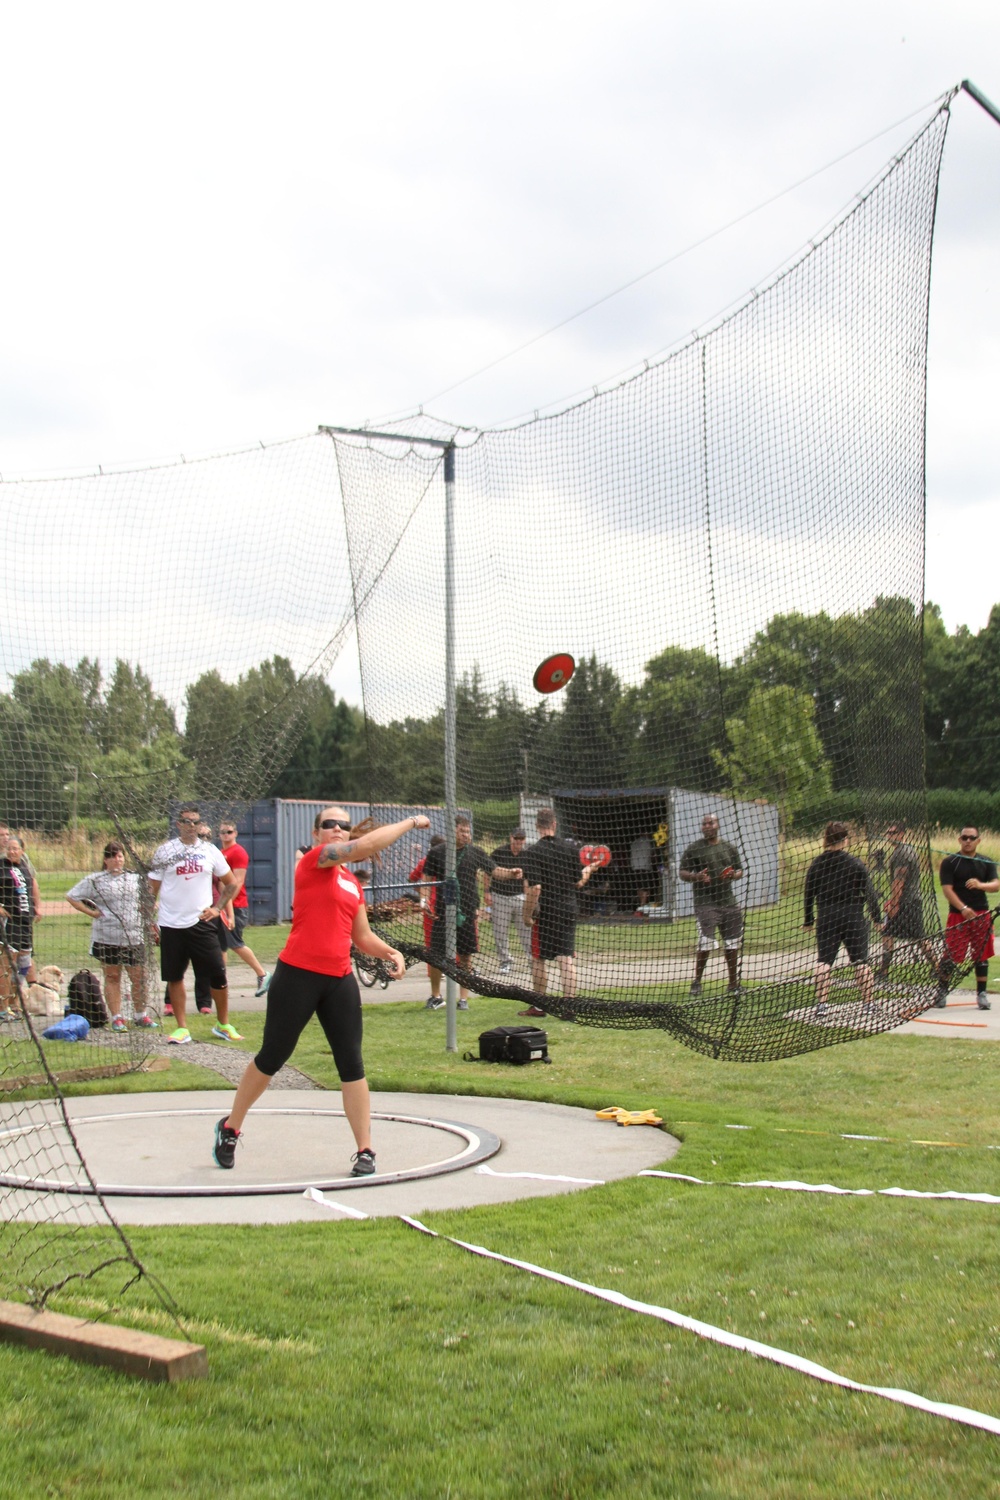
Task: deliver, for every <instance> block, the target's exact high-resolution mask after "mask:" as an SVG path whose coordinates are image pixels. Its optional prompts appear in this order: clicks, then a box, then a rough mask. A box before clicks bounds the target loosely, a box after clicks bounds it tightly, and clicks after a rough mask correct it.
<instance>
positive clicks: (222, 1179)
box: [0, 1104, 501, 1198]
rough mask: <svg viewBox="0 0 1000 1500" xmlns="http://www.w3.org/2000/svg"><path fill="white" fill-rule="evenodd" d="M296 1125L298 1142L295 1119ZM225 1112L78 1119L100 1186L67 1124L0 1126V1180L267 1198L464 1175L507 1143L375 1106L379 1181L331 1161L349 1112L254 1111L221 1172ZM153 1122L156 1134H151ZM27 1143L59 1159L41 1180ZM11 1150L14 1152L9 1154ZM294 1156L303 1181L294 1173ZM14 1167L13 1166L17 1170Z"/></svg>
mask: <svg viewBox="0 0 1000 1500" xmlns="http://www.w3.org/2000/svg"><path fill="white" fill-rule="evenodd" d="M290 1117H291V1118H293V1119H294V1121H295V1124H296V1128H295V1130H294V1131H293V1132H292V1134H291V1137H290V1135H289V1131H288V1130H287V1129H282V1128H281V1127H282V1126H283V1125H287V1123H288V1120H289V1118H290ZM218 1118H219V1110H218V1106H212V1107H209V1108H204V1107H196V1108H191V1107H190V1106H188V1107H184V1106H183V1105H180V1104H178V1105H177V1106H175V1107H173V1108H170V1107H168V1108H160V1109H153V1110H150V1109H144V1110H127V1111H126V1110H116V1111H115V1112H113V1113H107V1114H89V1113H88V1114H77V1115H75V1117H74V1119H73V1122H72V1124H73V1132H74V1134H75V1136H76V1138H77V1140H78V1142H79V1145H80V1150H81V1152H82V1154H83V1158H84V1160H85V1161H86V1163H87V1166H88V1168H89V1171H90V1174H91V1177H92V1178H93V1185H92V1184H91V1183H90V1182H89V1181H88V1180H87V1178H86V1177H85V1176H84V1175H83V1174H82V1173H78V1174H72V1173H68V1172H67V1171H66V1170H65V1169H66V1166H67V1161H66V1158H67V1152H66V1131H65V1126H64V1125H63V1123H62V1120H61V1118H59V1117H54V1118H53V1119H52V1120H51V1121H50V1120H34V1121H32V1122H30V1123H24V1124H19V1125H12V1126H8V1127H6V1128H0V1184H2V1185H3V1186H5V1187H8V1188H15V1189H22V1190H25V1191H32V1192H49V1193H72V1194H76V1195H80V1196H88V1195H89V1196H92V1195H93V1194H94V1193H95V1191H96V1192H98V1193H100V1194H101V1195H102V1196H104V1197H110V1198H137V1197H138V1198H226V1197H232V1198H245V1197H251V1196H257V1195H262V1194H278V1193H302V1192H304V1191H305V1190H306V1189H307V1188H318V1189H320V1190H325V1189H329V1188H336V1189H337V1191H338V1192H342V1191H343V1190H344V1189H345V1188H364V1187H379V1186H384V1185H385V1184H387V1183H398V1182H411V1181H417V1180H419V1179H421V1178H427V1177H440V1176H442V1175H443V1174H444V1173H448V1172H460V1171H463V1170H464V1169H465V1168H467V1167H472V1166H475V1165H476V1164H477V1163H479V1162H484V1161H487V1160H488V1159H489V1158H490V1157H491V1156H495V1155H496V1154H497V1152H498V1151H499V1150H500V1147H501V1141H500V1137H499V1136H497V1135H495V1134H494V1133H493V1132H492V1131H491V1130H486V1129H484V1128H483V1127H481V1126H472V1125H463V1124H461V1123H459V1122H458V1121H455V1120H440V1119H436V1118H432V1117H428V1116H421V1115H412V1114H396V1113H392V1112H388V1111H381V1110H373V1111H372V1120H373V1122H374V1121H378V1122H379V1125H380V1127H381V1128H380V1130H379V1141H378V1156H379V1160H380V1162H382V1161H385V1162H386V1163H391V1164H393V1169H392V1170H389V1171H386V1170H384V1169H383V1167H382V1166H380V1167H379V1170H378V1172H377V1173H376V1175H375V1176H372V1177H351V1176H350V1175H349V1168H345V1171H344V1173H342V1174H338V1173H332V1172H331V1170H330V1162H331V1161H332V1160H337V1159H339V1160H341V1161H344V1162H345V1163H346V1162H349V1160H350V1157H351V1155H352V1154H353V1151H354V1139H353V1137H352V1135H351V1131H350V1127H349V1126H348V1124H347V1119H346V1116H345V1114H344V1111H343V1110H342V1109H335V1108H332V1107H328V1106H323V1105H294V1106H288V1105H278V1104H273V1105H271V1104H262V1105H257V1106H255V1108H254V1109H253V1110H252V1111H251V1113H250V1115H249V1116H248V1117H247V1120H246V1123H245V1125H244V1130H243V1138H244V1139H245V1140H246V1142H247V1144H246V1146H243V1145H241V1148H240V1149H238V1151H237V1157H236V1166H235V1168H234V1169H233V1170H232V1171H231V1172H226V1173H224V1174H223V1173H221V1172H220V1170H219V1168H218V1166H217V1165H216V1164H215V1162H214V1161H213V1159H212V1155H211V1141H212V1135H213V1131H214V1127H215V1123H216V1121H217V1120H218ZM153 1121H155V1122H156V1125H155V1127H154V1131H153V1132H151V1131H150V1130H149V1129H147V1128H145V1127H146V1125H147V1123H149V1122H153ZM28 1138H33V1139H32V1140H31V1155H32V1158H34V1160H35V1161H36V1162H37V1161H38V1160H39V1159H41V1160H42V1161H45V1160H48V1161H50V1162H52V1163H58V1168H57V1171H56V1173H55V1175H47V1174H44V1175H36V1172H35V1171H32V1170H31V1169H29V1167H28V1165H27V1163H26V1162H25V1160H24V1158H23V1156H21V1157H19V1159H18V1160H17V1163H16V1165H15V1162H14V1160H12V1156H17V1151H16V1148H17V1147H18V1146H20V1148H21V1150H22V1151H23V1149H24V1147H25V1145H26V1143H27V1139H28ZM11 1147H14V1148H15V1151H14V1152H13V1153H12V1152H11V1150H10V1148H11ZM290 1160H294V1163H295V1168H296V1176H295V1177H294V1178H291V1177H289V1176H288V1165H289V1161H290ZM12 1168H13V1170H12Z"/></svg>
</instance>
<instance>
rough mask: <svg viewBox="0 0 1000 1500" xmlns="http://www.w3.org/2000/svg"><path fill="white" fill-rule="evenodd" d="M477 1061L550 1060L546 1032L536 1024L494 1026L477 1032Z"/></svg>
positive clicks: (519, 1061)
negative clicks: (489, 1029) (488, 1029)
mask: <svg viewBox="0 0 1000 1500" xmlns="http://www.w3.org/2000/svg"><path fill="white" fill-rule="evenodd" d="M479 1061H480V1062H506V1063H517V1064H521V1063H530V1062H544V1063H547V1062H551V1061H552V1059H551V1057H550V1056H549V1036H548V1032H546V1031H541V1030H540V1029H539V1027H537V1026H494V1027H493V1029H492V1030H491V1031H482V1032H480V1034H479Z"/></svg>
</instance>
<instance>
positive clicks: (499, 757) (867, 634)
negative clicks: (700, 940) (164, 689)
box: [0, 598, 1000, 827]
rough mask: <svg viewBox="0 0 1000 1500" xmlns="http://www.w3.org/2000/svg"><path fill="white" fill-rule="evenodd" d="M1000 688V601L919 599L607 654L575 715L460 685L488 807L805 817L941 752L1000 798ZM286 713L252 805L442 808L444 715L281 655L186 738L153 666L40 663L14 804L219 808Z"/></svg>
mask: <svg viewBox="0 0 1000 1500" xmlns="http://www.w3.org/2000/svg"><path fill="white" fill-rule="evenodd" d="M998 690H1000V606H998V607H997V609H994V610H993V612H992V613H991V615H990V619H989V623H988V624H987V625H986V626H985V627H984V629H983V630H981V631H979V632H978V633H976V634H973V633H972V632H970V631H969V630H967V629H966V628H964V627H962V628H960V629H959V630H958V631H956V632H955V633H954V634H952V635H949V634H948V632H947V631H946V630H945V627H944V624H943V622H942V620H941V615H940V611H939V610H938V609H937V608H936V606H934V605H928V606H927V608H926V610H925V612H924V616H923V619H922V620H921V619H920V617H919V616H918V615H917V614H916V612H915V611H914V609H913V606H912V604H911V603H910V602H909V601H908V600H905V599H898V598H884V599H878V600H876V602H875V603H874V604H873V605H872V606H871V608H870V609H867V610H865V611H863V612H862V613H861V614H857V615H850V614H845V615H841V616H830V615H826V614H823V613H819V614H813V615H806V614H788V615H780V616H776V617H775V618H774V619H773V620H771V621H770V623H769V624H768V626H767V628H766V629H765V630H763V631H759V632H758V633H757V634H756V635H755V636H754V638H753V640H752V641H751V642H750V644H749V646H748V648H747V650H746V651H745V652H744V653H743V654H742V655H741V656H740V657H739V658H738V659H737V660H736V661H734V662H732V663H729V664H720V663H719V662H718V661H717V659H716V658H715V657H714V656H712V655H710V654H709V653H708V652H705V651H703V650H699V649H683V648H680V647H675V646H668V647H666V648H664V649H663V650H662V651H660V652H659V653H658V654H657V655H656V656H653V657H652V658H651V659H650V660H649V662H648V663H647V664H646V668H645V671H644V674H643V678H642V681H641V682H639V683H638V684H626V683H624V682H622V680H621V679H620V678H619V677H618V675H617V674H616V673H615V671H614V670H613V669H612V668H611V667H610V666H609V665H608V664H607V663H605V662H602V661H600V660H598V659H597V657H596V656H592V657H590V658H588V659H586V660H583V661H581V662H580V663H579V664H578V667H577V671H576V674H575V676H574V677H573V679H572V681H571V682H570V683H569V685H568V686H567V688H566V689H565V690H564V691H563V692H562V693H560V694H559V695H558V699H557V700H556V701H555V702H553V701H552V700H545V701H542V702H538V703H533V704H531V705H527V704H525V703H523V702H522V701H521V699H520V697H519V695H518V693H517V692H515V691H514V689H513V688H511V687H509V686H505V685H503V684H501V685H500V686H499V688H496V689H493V690H489V689H487V687H486V686H485V684H484V682H483V679H482V677H481V675H480V673H479V671H478V670H476V671H473V672H471V673H470V674H468V675H467V676H466V677H465V678H464V679H463V680H462V682H461V683H460V684H459V689H458V757H457V758H458V774H459V792H460V797H461V798H462V800H463V801H467V802H473V803H482V802H484V801H487V800H488V799H513V798H516V796H517V795H518V793H519V792H520V791H522V790H529V791H549V790H552V789H556V788H558V787H561V786H562V787H577V788H581V787H614V786H636V787H638V786H654V785H676V786H684V787H690V788H692V789H695V790H704V791H722V790H725V789H727V788H733V789H735V790H736V791H737V792H739V793H740V794H741V795H747V796H762V797H766V798H768V800H773V801H777V802H778V803H779V805H780V806H781V807H782V809H783V812H784V813H785V815H786V816H787V817H789V818H794V817H795V816H796V815H797V813H798V812H799V811H800V809H802V808H803V807H806V806H817V805H819V804H820V803H822V802H823V801H824V799H828V798H829V796H830V795H835V794H839V793H841V792H844V791H850V790H852V789H858V788H865V789H874V790H878V789H911V790H912V789H915V788H918V787H919V786H920V785H921V784H922V776H923V762H924V751H925V746H926V764H927V773H928V782H929V784H930V785H931V786H932V787H942V786H949V785H950V786H964V787H979V788H982V789H984V790H986V791H994V790H1000V771H995V770H994V769H993V757H992V756H991V753H990V751H991V747H992V745H993V743H994V742H1000V691H998ZM921 692H922V693H923V715H924V729H925V736H924V739H925V744H922V743H921V737H920V734H919V732H914V730H915V724H916V717H915V714H916V708H917V705H918V703H919V701H920V694H921ZM286 705H291V708H290V709H289V710H288V712H287V713H286V711H285V709H286ZM275 708H277V709H278V710H279V715H278V717H279V719H281V720H285V719H289V714H291V715H292V717H291V718H290V719H289V722H292V723H293V724H294V730H293V732H292V734H291V735H290V736H289V738H288V742H287V744H282V746H281V747H280V749H281V755H280V764H279V763H278V762H277V761H276V762H275V763H273V764H272V763H270V762H269V761H268V760H267V757H266V756H262V755H258V756H257V757H256V759H254V758H248V759H247V784H246V787H245V792H246V795H247V796H268V795H271V796H286V797H321V796H328V795H331V793H335V794H337V795H339V796H342V797H345V798H365V797H367V796H368V795H369V794H370V793H371V794H374V795H376V796H378V797H383V798H386V799H388V798H392V799H399V800H403V801H408V802H418V803H422V802H439V801H441V800H442V797H443V784H442V763H443V750H444V729H443V715H442V714H441V713H438V714H436V715H433V716H431V717H430V718H427V719H415V718H410V719H404V720H399V721H395V722H392V723H388V724H377V723H370V724H369V725H368V728H367V732H366V729H365V725H364V721H363V718H362V715H361V713H360V712H359V710H358V709H356V708H353V707H351V706H350V705H348V704H347V703H345V702H343V701H341V700H338V699H337V698H336V697H335V695H334V694H333V692H332V691H331V690H330V688H329V686H328V685H327V684H326V683H324V682H322V681H321V680H319V679H308V678H307V679H305V680H304V681H300V680H298V679H297V678H296V676H295V673H294V671H293V669H292V667H291V664H290V663H289V662H288V661H287V660H286V659H284V658H282V657H280V656H275V657H273V658H272V659H271V660H270V661H267V662H263V663H261V664H260V665H259V666H256V667H254V668H252V669H251V670H249V671H248V672H247V673H245V674H244V675H243V676H242V677H240V679H239V680H238V681H237V682H226V681H225V680H224V679H223V678H222V676H221V675H220V673H219V672H218V671H214V670H212V671H207V672H205V673H203V674H202V676H201V677H199V678H198V680H197V681H196V682H193V683H192V684H191V685H190V686H189V687H188V689H187V693H186V702H185V716H184V727H183V729H180V728H179V727H178V724H177V721H176V719H175V715H174V712H173V710H172V709H171V707H170V705H169V704H168V703H167V702H166V701H165V700H164V699H163V698H162V697H161V696H160V695H158V694H157V693H156V691H155V689H154V687H153V684H152V682H151V681H150V679H149V677H148V676H147V674H146V673H145V672H144V671H143V669H142V668H141V667H140V666H138V665H136V666H133V665H131V664H129V663H128V662H124V661H118V662H116V663H115V665H114V667H113V669H112V671H111V674H110V676H109V677H107V678H105V676H104V675H103V673H102V670H101V667H100V665H99V664H98V663H97V662H96V661H92V660H90V659H89V658H86V657H85V658H83V659H82V660H81V661H80V662H78V663H77V665H76V666H75V667H71V666H68V665H66V664H65V663H60V662H56V663H53V662H49V661H46V660H41V661H36V662H34V663H33V664H32V665H31V666H30V667H29V668H27V669H25V670H24V671H22V672H20V673H18V674H17V675H16V676H15V677H14V679H13V681H12V683H11V689H10V692H9V693H7V694H5V695H0V811H2V812H3V813H4V815H5V816H7V817H8V818H9V819H11V820H13V821H16V822H18V823H26V824H30V825H35V826H43V827H59V826H63V825H65V824H66V823H67V822H68V821H69V820H70V819H71V818H72V816H73V815H74V813H75V814H76V815H77V816H80V817H86V816H88V815H91V816H99V815H100V814H101V813H102V812H103V811H104V810H105V809H104V807H103V806H102V805H101V793H100V792H99V789H98V788H99V785H103V786H104V787H105V788H108V787H111V788H114V787H115V786H121V787H122V788H128V787H129V786H130V785H131V784H136V785H138V784H140V783H141V784H143V785H145V786H153V787H155V791H156V795H157V797H158V798H160V799H161V801H162V798H163V796H165V795H169V794H175V795H187V794H202V795H209V794H211V793H212V792H213V791H214V790H215V789H216V788H217V787H218V785H219V777H220V764H221V763H223V762H225V760H226V759H228V760H230V761H232V759H233V757H238V756H239V755H240V754H241V747H244V746H245V744H247V743H249V742H250V741H251V740H252V739H253V734H252V733H251V731H252V730H253V728H254V727H255V726H260V725H262V724H263V725H265V726H266V725H267V724H268V718H267V716H268V713H269V712H270V711H271V710H274V709H275ZM994 720H996V723H994ZM269 733H270V731H269V730H267V729H265V735H264V737H265V738H266V737H267V735H268V734H269ZM369 756H370V769H369ZM220 758H221V760H220ZM95 777H96V778H97V779H96V780H95ZM127 800H128V799H127V797H126V798H123V805H126V806H127Z"/></svg>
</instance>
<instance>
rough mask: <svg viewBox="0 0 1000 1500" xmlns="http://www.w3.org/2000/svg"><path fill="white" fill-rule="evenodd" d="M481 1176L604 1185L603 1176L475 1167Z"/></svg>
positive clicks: (586, 1185) (589, 1185)
mask: <svg viewBox="0 0 1000 1500" xmlns="http://www.w3.org/2000/svg"><path fill="white" fill-rule="evenodd" d="M475 1170H476V1172H477V1173H478V1174H479V1175H480V1176H481V1177H525V1178H530V1179H531V1181H532V1182H579V1183H580V1184H581V1185H582V1186H583V1187H604V1185H605V1184H604V1178H603V1177H554V1176H550V1175H549V1174H548V1173H546V1172H494V1170H493V1168H492V1167H486V1166H483V1167H476V1168H475Z"/></svg>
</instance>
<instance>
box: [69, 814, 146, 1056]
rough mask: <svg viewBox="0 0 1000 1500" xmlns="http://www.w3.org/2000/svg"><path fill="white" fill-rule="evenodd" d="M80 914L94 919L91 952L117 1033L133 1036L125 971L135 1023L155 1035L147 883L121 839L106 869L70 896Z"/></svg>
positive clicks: (108, 854) (107, 849) (110, 846)
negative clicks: (125, 1011) (128, 860)
mask: <svg viewBox="0 0 1000 1500" xmlns="http://www.w3.org/2000/svg"><path fill="white" fill-rule="evenodd" d="M66 900H67V901H68V902H69V904H70V906H72V907H73V908H74V910H76V911H80V912H83V914H84V916H87V917H92V918H93V925H92V927H91V929H90V951H91V953H92V955H93V956H94V958H96V959H97V961H98V963H99V964H100V965H101V967H102V968H103V970H104V997H105V999H106V1000H107V1003H108V1010H109V1011H110V1012H111V1029H112V1031H127V1030H128V1027H127V1026H126V1024H125V1019H124V1017H123V1016H122V1013H121V1011H122V969H123V968H124V969H127V970H128V977H129V980H130V982H131V985H132V1007H133V1024H134V1025H136V1026H140V1027H143V1028H144V1029H149V1030H152V1028H153V1027H155V1026H156V1022H155V1021H154V1020H153V1018H152V1016H151V1015H150V1014H149V1012H148V1010H147V1009H146V1006H147V994H146V967H145V959H146V948H145V935H144V932H143V923H142V882H141V880H140V877H139V876H138V875H135V874H133V873H132V871H131V870H126V868H125V850H124V849H123V848H122V846H121V844H119V843H118V841H117V839H111V840H110V841H109V842H108V843H107V844H105V846H104V869H103V870H99V871H98V872H97V874H96V875H85V876H84V878H83V879H82V880H79V881H77V883H76V885H75V886H74V887H73V889H72V890H71V891H69V892H68V893H67V895H66Z"/></svg>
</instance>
